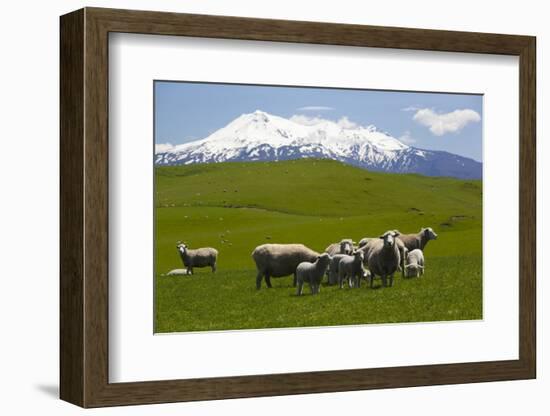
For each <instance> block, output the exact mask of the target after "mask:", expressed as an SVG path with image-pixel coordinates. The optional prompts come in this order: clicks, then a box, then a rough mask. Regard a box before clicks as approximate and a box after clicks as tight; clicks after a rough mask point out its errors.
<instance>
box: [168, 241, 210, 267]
mask: <svg viewBox="0 0 550 416" xmlns="http://www.w3.org/2000/svg"><path fill="white" fill-rule="evenodd" d="M176 248H177V249H178V253H179V254H180V257H181V260H182V261H183V265H184V266H185V267H186V268H187V274H193V268H194V267H211V268H212V273H214V272H216V262H217V261H218V250H216V249H215V248H211V247H204V248H197V249H194V250H190V249H189V248H188V247H187V245H186V244H183V243H179V244H178V245H177V246H176Z"/></svg>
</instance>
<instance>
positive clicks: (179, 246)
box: [176, 241, 187, 254]
mask: <svg viewBox="0 0 550 416" xmlns="http://www.w3.org/2000/svg"><path fill="white" fill-rule="evenodd" d="M176 248H177V249H178V251H179V252H180V253H181V254H185V251H186V250H187V245H186V244H185V243H182V242H181V241H180V242H178V244H176Z"/></svg>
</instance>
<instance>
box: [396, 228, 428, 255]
mask: <svg viewBox="0 0 550 416" xmlns="http://www.w3.org/2000/svg"><path fill="white" fill-rule="evenodd" d="M399 239H400V240H401V241H402V242H403V243H404V244H405V247H407V250H409V251H412V250H414V249H417V248H419V249H420V250H422V251H424V248H425V247H426V244H428V241H430V240H437V234H436V233H435V232H434V230H433V229H432V228H430V227H428V228H421V229H420V232H418V233H417V234H401V235H400V236H399Z"/></svg>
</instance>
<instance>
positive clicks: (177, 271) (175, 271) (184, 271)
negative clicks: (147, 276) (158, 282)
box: [163, 269, 189, 276]
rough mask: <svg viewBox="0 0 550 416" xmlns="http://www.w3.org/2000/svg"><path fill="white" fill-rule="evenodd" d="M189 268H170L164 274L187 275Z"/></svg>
mask: <svg viewBox="0 0 550 416" xmlns="http://www.w3.org/2000/svg"><path fill="white" fill-rule="evenodd" d="M188 274H189V273H188V271H187V269H173V270H170V271H169V272H168V273H166V274H163V276H186V275H188Z"/></svg>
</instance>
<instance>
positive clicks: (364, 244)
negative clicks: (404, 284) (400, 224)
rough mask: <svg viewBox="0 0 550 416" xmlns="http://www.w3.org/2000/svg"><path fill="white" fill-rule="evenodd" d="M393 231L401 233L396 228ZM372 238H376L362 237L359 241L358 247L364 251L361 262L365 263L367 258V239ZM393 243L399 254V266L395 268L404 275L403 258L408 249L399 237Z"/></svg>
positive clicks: (370, 239)
mask: <svg viewBox="0 0 550 416" xmlns="http://www.w3.org/2000/svg"><path fill="white" fill-rule="evenodd" d="M393 232H395V233H397V234H401V233H400V232H399V231H398V230H393ZM372 240H376V238H369V237H364V238H362V239H361V240H360V241H359V248H360V249H361V250H362V251H363V253H364V261H363V264H365V265H366V263H367V260H368V249H369V248H370V247H369V248H367V244H368V243H369V241H372ZM395 244H397V248H398V249H399V256H400V258H401V262H400V263H399V267H398V268H397V270H398V271H400V272H401V275H402V276H403V277H405V259H406V258H407V252H408V249H407V247H405V243H403V241H401V240H400V239H399V238H397V239H396V240H395Z"/></svg>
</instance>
